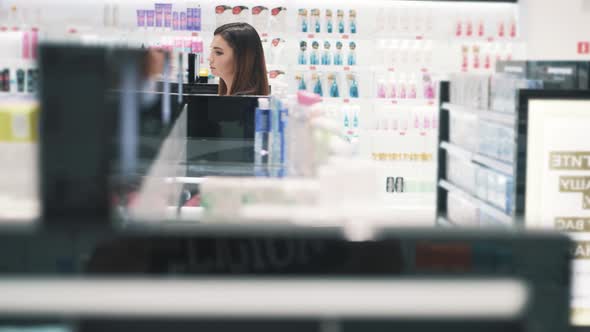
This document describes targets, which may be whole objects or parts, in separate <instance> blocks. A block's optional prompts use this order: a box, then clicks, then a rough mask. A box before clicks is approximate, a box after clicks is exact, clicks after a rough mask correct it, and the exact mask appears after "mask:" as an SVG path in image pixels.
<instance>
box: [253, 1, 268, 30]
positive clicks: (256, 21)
mask: <svg viewBox="0 0 590 332" xmlns="http://www.w3.org/2000/svg"><path fill="white" fill-rule="evenodd" d="M268 18H269V11H268V8H266V7H264V6H255V7H252V26H253V27H254V29H256V31H258V34H259V35H262V34H264V33H267V24H268Z"/></svg>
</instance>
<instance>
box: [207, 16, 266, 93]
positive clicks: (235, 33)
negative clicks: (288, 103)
mask: <svg viewBox="0 0 590 332" xmlns="http://www.w3.org/2000/svg"><path fill="white" fill-rule="evenodd" d="M209 67H210V68H211V73H212V74H213V75H215V76H218V77H219V91H218V92H219V95H222V96H231V95H268V94H269V87H268V78H267V73H266V62H265V60H264V52H263V51H262V43H261V42H260V37H259V36H258V33H257V32H256V30H255V29H254V28H253V27H252V26H251V25H249V24H247V23H229V24H225V25H222V26H220V27H219V28H217V29H216V30H215V32H214V37H213V42H211V55H210V56H209Z"/></svg>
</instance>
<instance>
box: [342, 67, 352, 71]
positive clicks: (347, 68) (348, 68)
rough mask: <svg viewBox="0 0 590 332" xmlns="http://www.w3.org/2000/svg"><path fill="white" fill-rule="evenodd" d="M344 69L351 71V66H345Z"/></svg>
mask: <svg viewBox="0 0 590 332" xmlns="http://www.w3.org/2000/svg"><path fill="white" fill-rule="evenodd" d="M342 69H343V70H344V71H350V67H349V66H344V68H342Z"/></svg>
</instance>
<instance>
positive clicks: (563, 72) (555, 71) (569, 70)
mask: <svg viewBox="0 0 590 332" xmlns="http://www.w3.org/2000/svg"><path fill="white" fill-rule="evenodd" d="M547 73H548V74H554V75H572V74H573V69H572V68H557V67H549V68H547Z"/></svg>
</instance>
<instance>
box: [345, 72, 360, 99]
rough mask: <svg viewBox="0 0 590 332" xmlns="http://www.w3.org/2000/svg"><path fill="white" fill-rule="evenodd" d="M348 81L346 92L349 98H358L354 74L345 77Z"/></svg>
mask: <svg viewBox="0 0 590 332" xmlns="http://www.w3.org/2000/svg"><path fill="white" fill-rule="evenodd" d="M346 78H347V80H348V82H349V83H348V91H349V96H350V98H358V97H359V87H358V83H357V78H356V76H355V75H354V74H352V73H349V74H348V75H347V77H346Z"/></svg>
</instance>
